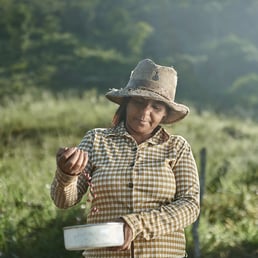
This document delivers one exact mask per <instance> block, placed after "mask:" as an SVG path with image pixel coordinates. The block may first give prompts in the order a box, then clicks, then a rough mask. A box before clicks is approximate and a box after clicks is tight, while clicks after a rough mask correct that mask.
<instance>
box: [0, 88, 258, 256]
mask: <svg viewBox="0 0 258 258" xmlns="http://www.w3.org/2000/svg"><path fill="white" fill-rule="evenodd" d="M115 108H116V106H115V105H114V104H112V103H110V102H108V101H106V100H105V98H104V97H100V96H98V95H97V94H96V93H95V92H94V91H91V92H85V94H84V95H83V96H76V95H75V94H72V93H71V94H66V95H60V96H57V97H53V96H52V95H51V94H50V93H48V92H44V93H42V94H40V95H37V96H36V97H35V96H34V95H31V94H28V95H24V96H22V97H20V98H19V99H18V100H16V101H6V102H5V105H3V106H0V117H1V123H0V175H1V177H0V191H1V195H0V203H1V205H0V257H1V258H18V257H19V258H30V257H31V258H32V257H33V258H35V257H37V258H68V257H71V258H72V257H80V253H81V252H80V251H78V252H77V251H67V250H65V249H64V244H63V232H62V228H63V227H64V226H68V225H74V224H82V223H84V221H85V214H86V211H85V204H84V202H83V201H82V202H81V203H80V205H77V206H76V207H74V208H71V209H69V210H58V209H56V208H55V207H54V205H53V203H52V201H51V200H50V197H49V191H50V189H49V188H50V183H51V181H52V178H53V174H54V171H55V153H56V150H57V149H58V147H59V146H74V145H77V144H78V143H79V141H80V140H81V138H82V137H83V135H84V133H85V132H86V131H87V130H88V129H91V128H93V127H106V126H109V125H110V121H111V119H112V114H113V112H114V111H115ZM166 128H167V129H168V130H169V131H170V132H171V133H173V134H180V135H182V136H184V137H185V138H186V139H187V140H188V141H189V142H190V144H191V146H192V149H193V152H194V155H195V157H196V161H197V164H198V166H200V154H199V153H200V150H201V149H202V148H206V150H207V164H206V173H205V188H204V196H203V204H202V207H201V215H200V225H199V228H198V232H199V238H200V247H201V254H202V257H205V258H213V257H214V258H215V257H216V258H229V257H234V258H255V257H258V232H257V226H258V218H257V214H258V208H257V195H258V190H257V182H258V159H257V153H258V137H257V134H258V124H257V123H254V122H252V121H249V120H245V121H243V120H238V119H236V118H229V117H223V116H217V115H214V114H213V113H211V112H203V113H201V114H197V113H196V112H195V111H194V110H193V111H192V113H191V114H190V116H189V117H188V118H187V119H185V120H183V121H182V122H181V123H178V124H175V125H172V126H167V127H166ZM187 239H188V251H189V254H190V257H193V239H192V234H191V227H188V228H187Z"/></svg>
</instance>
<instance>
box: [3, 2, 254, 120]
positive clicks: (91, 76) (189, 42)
mask: <svg viewBox="0 0 258 258" xmlns="http://www.w3.org/2000/svg"><path fill="white" fill-rule="evenodd" d="M257 12H258V2H257V0H249V1H248V2H244V1H242V0H227V1H220V0H212V1H204V0H198V1H196V0H188V1H182V0H174V1H170V0H160V1H156V0H140V1H139V0H109V1H99V0H87V1H85V0H76V1H72V0H65V1H64V0H51V1H50V0H45V1H42V0H19V1H16V0H0V28H1V29H0V56H1V59H0V101H1V100H2V98H5V97H6V96H7V95H8V96H10V97H14V95H15V94H18V95H19V94H21V93H24V92H28V91H31V90H32V89H34V88H37V89H48V90H50V91H52V92H59V91H66V90H69V89H71V88H73V89H77V90H78V91H85V90H89V89H93V88H97V89H98V91H100V92H106V90H107V89H108V88H113V87H115V88H117V87H122V86H123V85H124V84H125V83H126V81H127V79H128V77H129V74H130V71H131V70H132V69H133V68H134V67H135V64H136V63H137V62H138V61H139V60H140V59H143V58H147V57H148V58H152V59H153V60H154V61H156V62H157V63H162V64H164V65H168V66H171V65H173V66H174V67H175V68H176V69H177V71H178V74H179V84H180V87H179V89H178V95H177V97H179V98H183V99H187V100H188V101H191V102H193V103H194V104H195V106H196V107H198V109H206V108H207V107H209V108H211V109H212V110H216V111H220V112H223V113H225V112H226V111H227V112H237V113H238V114H239V115H242V116H247V115H248V116H252V117H253V118H254V119H257V115H256V114H257V111H258V98H257V97H256V96H258V87H257V80H258V79H257V71H258V47H257V46H258V36H257V32H256V30H254V28H255V27H256V26H257V23H258V16H257ZM240 17H241V18H240ZM204 96H205V97H204ZM239 103H241V107H243V109H242V110H239Z"/></svg>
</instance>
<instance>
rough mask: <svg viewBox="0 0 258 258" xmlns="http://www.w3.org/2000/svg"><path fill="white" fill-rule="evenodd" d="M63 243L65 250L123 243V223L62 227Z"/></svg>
mask: <svg viewBox="0 0 258 258" xmlns="http://www.w3.org/2000/svg"><path fill="white" fill-rule="evenodd" d="M63 230H64V244H65V248H66V249H67V250H86V249H94V248H103V247H111V246H121V245H123V243H124V223H120V222H110V223H100V224H85V225H78V226H70V227H64V228H63Z"/></svg>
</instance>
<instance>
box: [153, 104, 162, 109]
mask: <svg viewBox="0 0 258 258" xmlns="http://www.w3.org/2000/svg"><path fill="white" fill-rule="evenodd" d="M152 107H153V108H154V109H155V110H161V106H159V105H153V106H152Z"/></svg>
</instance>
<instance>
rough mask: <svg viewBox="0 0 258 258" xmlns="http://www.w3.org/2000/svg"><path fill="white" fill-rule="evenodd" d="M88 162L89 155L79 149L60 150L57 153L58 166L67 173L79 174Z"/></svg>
mask: <svg viewBox="0 0 258 258" xmlns="http://www.w3.org/2000/svg"><path fill="white" fill-rule="evenodd" d="M87 161H88V156H87V153H86V152H84V151H83V150H80V149H78V148H75V147H72V148H60V149H59V150H58V152H57V165H58V167H59V168H60V169H61V170H62V171H63V172H65V173H67V174H71V175H75V174H79V173H80V172H81V171H82V170H83V169H84V168H85V166H86V164H87Z"/></svg>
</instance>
